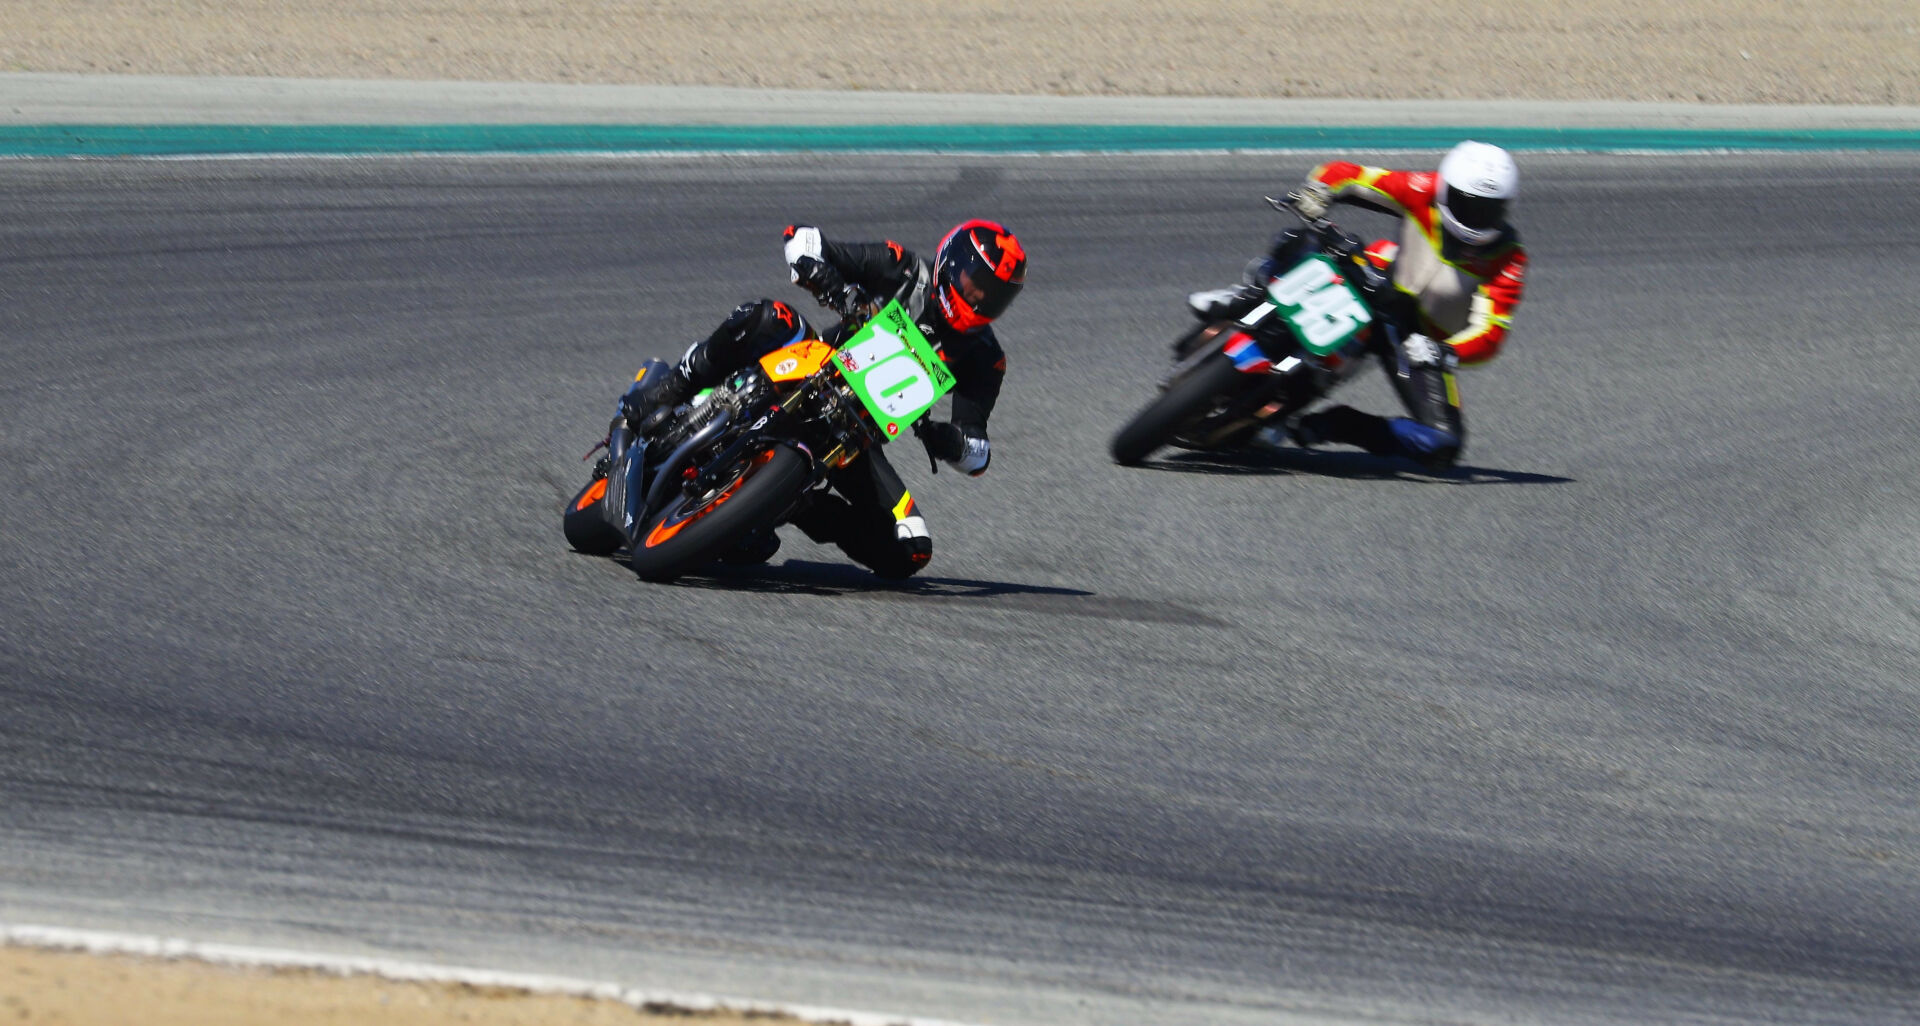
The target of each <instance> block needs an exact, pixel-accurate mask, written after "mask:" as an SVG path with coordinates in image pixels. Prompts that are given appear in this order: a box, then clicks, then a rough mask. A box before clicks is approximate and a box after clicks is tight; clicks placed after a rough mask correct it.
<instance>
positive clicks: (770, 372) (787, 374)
mask: <svg viewBox="0 0 1920 1026" xmlns="http://www.w3.org/2000/svg"><path fill="white" fill-rule="evenodd" d="M832 356H833V347H832V346H830V345H827V344H826V343H825V342H820V341H818V340H815V339H810V338H809V339H801V340H800V341H798V342H795V343H794V344H792V345H790V346H785V347H783V348H780V349H776V350H774V351H773V352H771V353H768V354H767V355H765V356H763V357H761V358H760V369H761V370H763V371H766V372H767V380H768V381H772V382H776V383H778V382H783V381H798V380H800V379H801V378H804V377H806V376H808V375H810V374H812V373H813V372H814V371H817V370H819V369H820V368H821V367H822V366H824V365H825V364H826V362H827V360H828V358H830V357H832ZM788 360H792V361H793V366H792V367H788V368H787V369H786V371H784V372H782V371H780V370H777V369H776V368H778V367H780V366H782V365H784V364H785V363H786V362H787V361H788Z"/></svg>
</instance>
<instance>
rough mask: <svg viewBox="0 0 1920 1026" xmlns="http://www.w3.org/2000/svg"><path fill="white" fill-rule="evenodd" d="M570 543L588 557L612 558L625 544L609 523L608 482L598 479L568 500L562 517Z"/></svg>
mask: <svg viewBox="0 0 1920 1026" xmlns="http://www.w3.org/2000/svg"><path fill="white" fill-rule="evenodd" d="M560 527H561V530H563V531H565V532H566V535H567V544H569V545H571V546H573V549H574V551H575V552H584V553H586V554H587V555H589V556H610V555H612V554H613V553H614V551H615V550H616V549H618V548H620V546H621V545H623V544H625V543H626V538H624V537H622V536H621V534H620V529H619V528H617V527H615V526H613V525H612V524H609V523H607V479H606V478H604V477H597V478H594V479H593V480H591V481H588V482H587V484H586V486H585V487H584V488H581V489H580V490H579V491H577V492H575V493H573V498H571V499H568V500H567V511H566V513H564V514H562V515H561V517H560Z"/></svg>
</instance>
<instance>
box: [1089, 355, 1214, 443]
mask: <svg viewBox="0 0 1920 1026" xmlns="http://www.w3.org/2000/svg"><path fill="white" fill-rule="evenodd" d="M1241 376H1242V375H1241V373H1240V371H1239V370H1238V369H1236V368H1235V367H1234V365H1233V361H1232V360H1229V359H1227V358H1226V356H1225V355H1223V354H1218V353H1216V354H1214V355H1212V356H1209V357H1207V358H1206V359H1205V360H1202V361H1201V362H1200V364H1199V365H1198V366H1196V367H1194V368H1193V369H1192V370H1191V371H1188V372H1187V375H1186V376H1185V377H1183V378H1180V379H1179V380H1177V381H1174V382H1173V383H1172V384H1170V385H1168V386H1167V389H1166V391H1164V392H1161V393H1160V394H1159V395H1158V396H1157V397H1155V398H1154V400H1153V402H1150V403H1148V404H1147V408H1146V409H1144V410H1141V411H1140V412H1139V413H1137V414H1135V415H1134V418H1133V419H1132V420H1131V421H1128V422H1127V426H1126V427H1123V428H1121V429H1120V430H1119V431H1118V432H1117V433H1115V434H1114V436H1113V443H1112V445H1111V446H1110V451H1111V452H1112V453H1113V462H1115V463H1118V464H1120V465H1121V466H1123V467H1131V466H1135V465H1137V464H1139V463H1140V461H1141V460H1144V459H1146V458H1147V457H1148V456H1151V455H1153V451H1154V450H1155V449H1158V448H1160V447H1161V446H1163V445H1166V444H1167V442H1169V441H1170V440H1172V439H1173V437H1174V436H1175V435H1178V434H1179V433H1180V431H1181V429H1183V428H1185V427H1186V426H1187V425H1189V424H1191V423H1193V422H1194V421H1196V420H1198V419H1199V418H1201V417H1202V416H1205V415H1206V414H1207V413H1210V412H1212V410H1213V408H1214V407H1215V406H1216V405H1217V400H1219V399H1220V398H1221V397H1223V396H1229V395H1232V394H1234V393H1235V391H1237V389H1236V386H1237V385H1238V384H1239V382H1238V381H1237V379H1238V378H1240V377H1241Z"/></svg>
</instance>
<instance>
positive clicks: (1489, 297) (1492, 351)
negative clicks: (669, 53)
mask: <svg viewBox="0 0 1920 1026" xmlns="http://www.w3.org/2000/svg"><path fill="white" fill-rule="evenodd" d="M1526 269H1527V254H1526V251H1525V250H1523V249H1521V248H1520V247H1519V246H1515V247H1514V248H1513V251H1512V252H1511V253H1509V254H1508V255H1507V257H1506V259H1505V260H1503V261H1502V262H1501V264H1500V267H1499V269H1498V270H1497V271H1495V272H1494V275H1493V277H1491V278H1488V279H1487V280H1486V281H1484V282H1482V283H1481V284H1480V288H1479V289H1477V290H1476V291H1475V292H1474V294H1473V300H1472V303H1471V304H1470V305H1469V307H1468V309H1467V326H1466V327H1464V328H1462V329H1460V330H1459V331H1457V332H1455V333H1453V334H1452V335H1451V336H1449V337H1448V338H1447V344H1448V345H1450V346H1452V347H1453V351H1454V352H1455V353H1457V354H1459V356H1460V362H1461V363H1485V362H1486V361H1488V360H1491V359H1493V358H1494V357H1495V356H1496V355H1498V354H1499V352H1500V347H1501V345H1503V344H1504V343H1505V342H1506V340H1507V329H1508V328H1509V327H1510V326H1511V325H1512V324H1513V311H1514V310H1515V309H1516V308H1517V307H1519V305H1520V293H1521V291H1522V290H1523V289H1524V288H1525V284H1526Z"/></svg>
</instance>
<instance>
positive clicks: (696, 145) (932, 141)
mask: <svg viewBox="0 0 1920 1026" xmlns="http://www.w3.org/2000/svg"><path fill="white" fill-rule="evenodd" d="M1468 137H1471V138H1475V139H1484V140H1487V141H1489V142H1495V143H1499V144H1500V145H1502V146H1505V147H1507V148H1508V149H1513V150H1521V151H1527V150H1536V151H1537V150H1576V151H1590V152H1610V151H1612V152H1617V151H1622V150H1653V151H1676V150H1770V151H1814V150H1895V151H1915V150H1920V130H1912V131H1904V130H1859V131H1846V130H1822V129H1808V130H1804V131H1737V130H1698V131H1686V130H1670V129H1639V128H1559V129H1555V128H1494V127H1488V126H1454V127H1445V128H1408V127H1368V126H1325V127H1316V126H1303V125H1282V126H1272V127H1267V126H1235V125H822V126H811V127H764V128H763V127H748V126H738V125H0V155H9V156H63V157H66V156H182V155H194V154H241V153H282V154H284V153H305V154H348V153H566V152H594V151H611V152H650V153H662V152H665V153H671V152H692V151H712V150H733V151H755V150H772V151H787V152H791V151H812V152H827V153H833V152H847V151H855V150H909V151H919V152H929V153H962V152H965V153H1007V152H1042V153H1047V152H1071V151H1106V152H1112V151H1151V150H1267V149H1281V150H1327V149H1338V150H1399V149H1410V150H1426V149H1445V148H1446V147H1448V146H1451V145H1453V144H1454V143H1455V142H1458V141H1459V140H1460V139H1462V138H1468Z"/></svg>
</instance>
